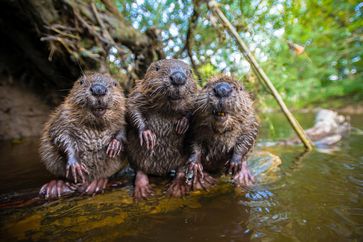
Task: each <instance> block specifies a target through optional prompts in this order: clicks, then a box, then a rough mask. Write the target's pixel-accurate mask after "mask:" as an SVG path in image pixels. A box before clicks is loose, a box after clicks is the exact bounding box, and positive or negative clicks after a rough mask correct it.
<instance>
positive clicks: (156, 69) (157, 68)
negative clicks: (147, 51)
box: [154, 63, 160, 71]
mask: <svg viewBox="0 0 363 242" xmlns="http://www.w3.org/2000/svg"><path fill="white" fill-rule="evenodd" d="M154 69H155V71H159V70H160V65H159V64H157V63H155V67H154Z"/></svg>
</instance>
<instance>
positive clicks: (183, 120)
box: [127, 60, 196, 199]
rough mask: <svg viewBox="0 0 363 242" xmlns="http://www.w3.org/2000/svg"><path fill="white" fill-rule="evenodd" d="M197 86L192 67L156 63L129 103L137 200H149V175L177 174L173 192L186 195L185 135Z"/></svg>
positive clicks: (130, 155)
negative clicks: (182, 169)
mask: <svg viewBox="0 0 363 242" xmlns="http://www.w3.org/2000/svg"><path fill="white" fill-rule="evenodd" d="M195 93H196V84H195V82H194V80H193V78H192V73H191V70H190V67H189V66H188V65H187V64H185V63H184V62H182V61H180V60H160V61H157V62H154V63H153V64H152V65H151V66H150V67H149V69H148V70H147V73H146V75H145V78H144V79H143V80H142V81H139V82H138V83H137V86H136V88H135V90H134V91H133V92H132V93H131V94H130V96H129V99H128V114H129V115H128V117H129V120H130V129H129V131H128V136H127V139H128V157H129V162H130V165H131V166H132V167H133V168H134V169H135V170H136V171H137V175H136V180H135V194H134V195H135V198H136V199H140V198H146V197H147V196H149V195H150V193H151V189H150V187H149V181H148V177H147V175H157V176H167V175H168V174H169V173H170V172H172V171H176V172H177V179H175V182H174V184H173V185H172V186H171V189H170V190H169V191H170V193H171V194H172V195H175V196H181V195H184V194H185V188H184V184H183V182H182V181H181V180H182V179H181V177H183V176H184V172H183V171H181V167H182V166H183V165H184V164H185V162H186V161H187V155H186V153H185V150H184V149H185V146H184V142H185V133H186V131H187V129H188V126H189V117H190V113H191V111H192V107H193V102H192V101H193V97H194V94H195Z"/></svg>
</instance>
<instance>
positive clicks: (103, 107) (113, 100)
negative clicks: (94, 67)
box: [68, 73, 125, 121]
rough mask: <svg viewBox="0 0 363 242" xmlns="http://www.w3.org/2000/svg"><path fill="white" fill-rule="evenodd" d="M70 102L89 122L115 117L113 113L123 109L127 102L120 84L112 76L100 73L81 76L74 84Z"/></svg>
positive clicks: (69, 97) (69, 98) (69, 96)
mask: <svg viewBox="0 0 363 242" xmlns="http://www.w3.org/2000/svg"><path fill="white" fill-rule="evenodd" d="M68 100H69V102H70V104H71V105H72V107H73V109H75V110H77V111H78V112H77V113H82V115H83V119H85V120H88V121H91V120H93V121H95V120H107V119H109V118H110V116H112V115H113V116H115V115H114V114H112V113H113V111H116V110H118V109H120V108H122V106H124V102H125V100H124V96H123V93H122V89H121V87H120V84H119V83H118V82H117V81H116V80H114V79H113V78H112V77H111V76H109V75H105V74H100V73H90V74H86V75H83V76H81V77H80V78H79V79H78V80H77V81H76V82H75V83H74V85H73V88H72V90H71V92H70V94H69V95H68Z"/></svg>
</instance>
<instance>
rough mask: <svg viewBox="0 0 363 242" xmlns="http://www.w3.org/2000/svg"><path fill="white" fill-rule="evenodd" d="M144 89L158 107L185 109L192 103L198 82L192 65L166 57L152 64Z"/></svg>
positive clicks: (169, 109) (163, 108)
mask: <svg viewBox="0 0 363 242" xmlns="http://www.w3.org/2000/svg"><path fill="white" fill-rule="evenodd" d="M141 85H142V89H143V92H144V94H146V95H147V96H148V97H149V98H150V99H149V102H150V101H151V102H150V103H152V104H153V105H154V106H155V107H156V108H159V109H160V110H165V111H166V110H168V111H183V110H186V109H187V108H188V107H190V105H191V101H192V95H193V94H194V93H195V92H196V84H195V82H194V79H193V75H192V71H191V69H190V67H189V66H188V65H187V64H186V63H184V62H183V61H181V60H174V59H168V60H166V59H164V60H159V61H156V62H154V63H152V64H151V65H150V67H149V68H148V70H147V72H146V74H145V77H144V80H143V82H142V84H141Z"/></svg>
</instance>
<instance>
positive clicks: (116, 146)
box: [106, 139, 122, 158]
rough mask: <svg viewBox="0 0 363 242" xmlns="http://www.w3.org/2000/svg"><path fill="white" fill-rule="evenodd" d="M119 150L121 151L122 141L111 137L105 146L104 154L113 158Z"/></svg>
mask: <svg viewBox="0 0 363 242" xmlns="http://www.w3.org/2000/svg"><path fill="white" fill-rule="evenodd" d="M121 151H122V143H121V142H120V141H118V140H117V139H112V141H111V142H110V144H109V145H108V147H107V150H106V154H107V155H108V157H110V158H114V157H116V156H117V155H119V154H120V152H121Z"/></svg>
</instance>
